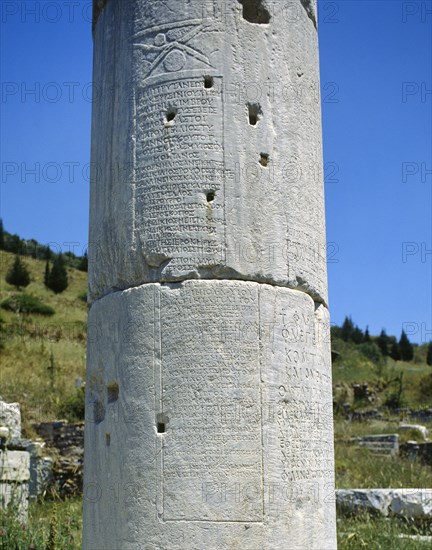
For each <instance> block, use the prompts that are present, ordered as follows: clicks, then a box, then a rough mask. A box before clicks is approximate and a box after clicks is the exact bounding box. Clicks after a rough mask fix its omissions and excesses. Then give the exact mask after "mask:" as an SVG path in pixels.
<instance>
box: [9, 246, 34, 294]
mask: <svg viewBox="0 0 432 550" xmlns="http://www.w3.org/2000/svg"><path fill="white" fill-rule="evenodd" d="M6 282H7V283H9V284H10V285H13V286H16V287H17V288H18V289H19V288H20V287H22V286H24V287H26V286H28V285H29V283H30V273H29V272H28V269H27V268H26V266H25V264H24V263H23V262H22V260H21V258H20V257H19V255H18V254H17V255H16V256H15V260H14V263H13V264H12V266H11V268H10V269H9V271H8V272H7V274H6Z"/></svg>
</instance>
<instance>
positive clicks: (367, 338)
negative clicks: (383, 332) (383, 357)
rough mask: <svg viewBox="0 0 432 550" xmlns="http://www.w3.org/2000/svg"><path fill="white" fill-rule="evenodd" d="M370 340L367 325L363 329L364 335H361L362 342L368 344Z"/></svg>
mask: <svg viewBox="0 0 432 550" xmlns="http://www.w3.org/2000/svg"><path fill="white" fill-rule="evenodd" d="M370 341H371V337H370V334H369V327H366V330H365V333H364V336H363V343H364V344H368V343H369V342H370Z"/></svg>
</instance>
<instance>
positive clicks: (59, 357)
mask: <svg viewBox="0 0 432 550" xmlns="http://www.w3.org/2000/svg"><path fill="white" fill-rule="evenodd" d="M0 259H1V261H0V301H1V302H3V301H4V300H7V299H9V298H11V297H12V296H14V295H17V294H18V295H21V296H22V295H23V294H24V292H21V293H19V292H17V290H16V288H15V287H13V286H11V285H8V284H7V283H6V281H5V274H6V272H7V270H8V269H9V266H10V265H11V263H12V262H13V260H14V255H13V254H10V253H7V252H4V251H1V252H0ZM24 262H25V263H26V266H27V268H28V269H29V271H30V276H31V283H30V284H29V286H28V287H27V288H26V289H25V294H26V295H30V296H32V297H33V298H35V299H36V300H39V301H41V302H42V303H43V304H46V305H47V306H48V307H51V308H52V309H53V310H54V311H55V313H54V314H53V315H52V316H50V317H42V316H41V315H37V314H32V313H15V312H12V311H4V310H2V311H1V319H2V323H1V326H0V330H1V340H0V347H1V353H2V367H1V395H2V398H3V399H5V400H6V401H9V402H12V401H18V402H19V403H20V405H21V411H22V419H23V428H24V434H25V435H27V436H31V435H32V430H31V423H32V422H42V421H48V420H54V419H56V418H58V414H59V412H60V411H61V410H62V404H63V403H64V402H65V401H66V400H67V399H69V398H70V397H71V396H73V395H75V393H76V389H75V380H76V379H77V378H82V379H84V378H85V354H86V327H87V304H86V303H85V302H83V300H82V299H80V298H79V296H80V295H83V293H85V291H86V288H87V273H84V272H82V271H78V270H77V269H73V268H68V278H69V286H68V288H67V289H66V290H65V291H64V292H62V293H61V294H54V293H53V292H52V291H50V290H48V289H47V288H45V286H44V284H43V276H44V270H45V263H44V262H43V261H41V260H35V259H33V258H29V257H26V258H25V259H24ZM51 357H52V358H53V364H54V369H51V368H50V367H51V366H52V361H51Z"/></svg>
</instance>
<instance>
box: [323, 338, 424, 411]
mask: <svg viewBox="0 0 432 550" xmlns="http://www.w3.org/2000/svg"><path fill="white" fill-rule="evenodd" d="M332 349H334V350H335V351H337V352H338V353H339V354H340V357H339V359H338V360H337V361H335V362H334V364H333V369H332V371H333V373H332V374H333V386H334V388H335V391H334V395H335V400H336V401H337V402H338V403H339V404H340V405H342V404H343V403H344V402H348V403H350V404H351V405H353V406H354V408H364V407H365V406H368V407H369V408H375V407H378V406H380V405H383V404H384V403H385V401H386V399H387V398H388V397H390V396H391V395H392V394H393V393H395V392H396V391H397V389H398V385H397V381H396V379H397V378H398V377H399V376H400V375H401V373H403V382H402V384H403V391H402V401H403V403H402V404H403V406H406V407H412V408H421V407H430V404H431V402H432V382H431V381H429V380H428V381H426V377H428V376H430V375H431V374H432V369H431V367H430V366H428V365H427V364H426V346H420V347H416V348H415V357H414V360H413V361H412V362H410V363H406V362H403V361H394V360H393V359H391V358H390V357H387V358H383V357H381V359H380V360H379V361H378V362H377V363H376V362H373V361H372V360H370V359H368V358H367V357H365V356H364V355H363V354H362V353H361V351H360V348H359V346H356V345H355V344H353V343H352V342H344V341H343V340H340V339H338V338H336V339H333V340H332ZM363 383H367V384H368V385H369V386H370V388H371V390H372V392H373V394H374V401H373V402H372V403H365V402H361V401H360V402H355V401H354V392H353V390H352V384H363Z"/></svg>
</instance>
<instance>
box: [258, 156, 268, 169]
mask: <svg viewBox="0 0 432 550" xmlns="http://www.w3.org/2000/svg"><path fill="white" fill-rule="evenodd" d="M269 161H270V157H269V155H268V153H261V154H260V159H259V163H260V164H261V166H264V167H267V166H268V163H269Z"/></svg>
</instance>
